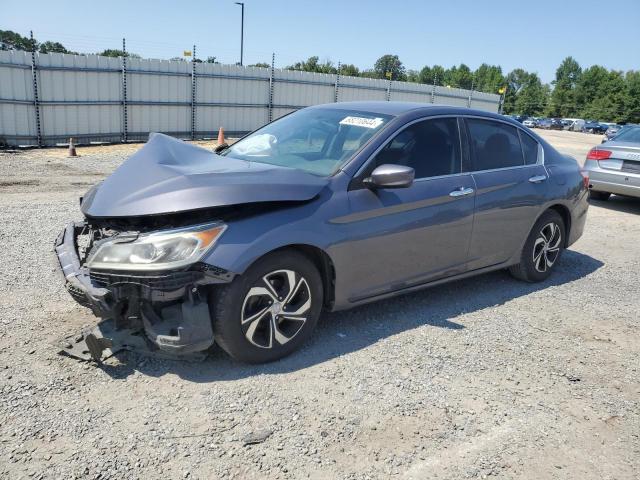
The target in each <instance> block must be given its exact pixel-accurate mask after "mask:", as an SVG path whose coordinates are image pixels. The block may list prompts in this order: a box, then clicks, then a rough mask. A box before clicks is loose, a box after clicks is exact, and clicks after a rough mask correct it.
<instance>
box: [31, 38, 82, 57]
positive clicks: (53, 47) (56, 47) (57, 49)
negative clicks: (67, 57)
mask: <svg viewBox="0 0 640 480" xmlns="http://www.w3.org/2000/svg"><path fill="white" fill-rule="evenodd" d="M38 51H39V52H40V53H68V54H71V55H78V52H72V51H71V50H67V49H66V48H65V46H64V45H62V44H61V43H59V42H50V41H46V42H43V43H41V44H40V47H39V48H38Z"/></svg>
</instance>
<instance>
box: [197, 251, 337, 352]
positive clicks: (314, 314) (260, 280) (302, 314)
mask: <svg viewBox="0 0 640 480" xmlns="http://www.w3.org/2000/svg"><path fill="white" fill-rule="evenodd" d="M323 293H324V292H323V288H322V280H321V277H320V274H319V272H318V269H317V268H316V267H315V266H314V264H313V263H312V262H311V261H310V260H309V259H308V258H307V257H305V256H304V255H302V254H301V253H298V252H296V251H293V250H289V251H287V250H285V251H280V252H274V253H271V254H269V255H267V256H265V257H263V258H261V259H259V260H258V261H256V262H255V263H254V264H253V265H252V266H251V267H249V268H248V269H247V271H246V272H245V273H244V274H242V275H239V276H238V277H236V278H235V279H234V280H233V281H232V282H231V283H230V284H229V285H225V286H223V287H221V288H218V289H216V290H214V291H213V292H212V296H211V299H210V302H211V312H212V321H213V329H214V336H215V340H216V343H217V344H218V345H219V346H220V347H221V348H222V349H223V350H224V351H226V352H227V353H228V354H229V355H230V356H231V357H233V358H234V359H236V360H239V361H242V362H246V363H264V362H271V361H274V360H278V359H280V358H282V357H285V356H287V355H289V354H290V353H291V352H293V351H294V350H296V349H297V348H299V347H300V346H301V345H302V344H303V343H304V342H305V341H306V340H307V339H308V338H309V337H310V336H311V334H312V332H313V330H314V328H315V326H316V324H317V322H318V318H319V317H320V312H321V310H322V304H323Z"/></svg>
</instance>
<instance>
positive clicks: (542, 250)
mask: <svg viewBox="0 0 640 480" xmlns="http://www.w3.org/2000/svg"><path fill="white" fill-rule="evenodd" d="M561 241H562V230H561V229H560V227H559V226H558V225H557V224H556V223H555V222H550V223H547V224H546V225H545V226H543V227H542V228H541V229H540V233H539V234H538V238H536V241H535V242H534V244H533V265H534V266H535V269H536V270H537V271H538V272H540V273H544V272H546V271H547V270H548V269H550V268H551V267H553V264H554V263H555V262H556V260H557V259H558V255H559V254H560V245H561Z"/></svg>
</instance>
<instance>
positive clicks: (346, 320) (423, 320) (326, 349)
mask: <svg viewBox="0 0 640 480" xmlns="http://www.w3.org/2000/svg"><path fill="white" fill-rule="evenodd" d="M602 265H603V263H602V262H601V261H599V260H597V259H595V258H592V257H590V256H588V255H584V254H582V253H578V252H574V251H571V250H568V251H565V252H564V254H563V258H562V260H561V264H560V266H561V268H560V269H558V270H557V271H556V272H554V274H553V275H552V276H551V277H550V278H549V279H548V280H547V281H545V282H542V283H536V284H532V283H524V282H519V281H517V280H514V279H513V278H511V276H509V274H508V273H507V272H504V271H498V272H492V273H488V274H485V275H481V276H477V277H473V278H468V279H465V280H460V281H457V282H452V283H449V284H445V285H440V286H437V287H433V288H429V289H426V290H423V291H420V292H415V293H410V294H406V295H403V296H400V297H396V298H393V299H390V300H383V301H380V302H376V303H373V304H370V305H366V306H363V307H358V308H355V309H353V310H349V311H345V312H336V313H327V314H324V315H323V317H322V318H321V319H320V322H319V324H318V327H317V329H316V331H315V333H314V335H313V336H312V337H311V339H310V341H309V342H308V343H307V344H306V345H305V346H304V347H303V348H302V349H301V350H299V351H298V352H295V353H294V354H292V355H290V356H289V357H287V358H285V359H283V360H280V361H277V362H273V363H269V364H265V365H244V364H240V363H237V362H234V361H232V360H231V359H230V358H229V357H228V356H227V355H226V354H225V353H224V352H223V351H222V350H221V349H220V348H217V347H216V348H214V350H213V351H212V352H211V354H210V356H209V357H208V358H207V359H206V360H205V361H204V362H201V363H188V362H181V361H169V360H157V359H151V360H144V358H143V357H140V356H137V355H133V354H130V353H125V354H123V355H122V356H119V359H120V360H121V362H122V363H121V364H120V365H118V366H110V365H102V366H101V368H102V369H103V370H104V371H105V372H106V373H107V374H109V375H110V376H112V377H113V378H116V379H117V378H125V377H127V376H128V375H130V374H132V373H133V372H134V371H136V370H137V371H140V372H141V373H143V374H145V375H149V376H151V377H159V376H162V375H165V374H167V373H173V374H175V375H178V376H179V377H181V378H183V379H185V380H190V381H193V382H202V383H208V382H216V381H228V380H235V379H239V378H245V377H250V376H254V375H270V374H280V373H286V372H291V371H296V370H301V369H304V368H307V367H309V366H312V365H316V364H319V363H322V362H326V361H328V360H331V359H333V358H336V357H340V356H342V355H346V354H349V353H351V352H354V351H357V350H360V349H362V348H366V347H368V346H370V345H372V344H374V343H376V342H377V341H379V340H381V339H385V338H388V337H391V336H393V335H396V334H398V333H401V332H404V331H406V330H411V329H414V328H417V327H420V326H424V325H430V326H432V327H436V328H446V329H449V330H451V331H452V334H454V333H453V332H454V331H455V330H460V329H463V328H465V327H464V325H461V324H459V323H456V321H455V320H456V317H458V316H459V315H460V314H463V313H468V312H475V311H478V310H482V309H485V308H489V307H494V306H496V305H502V304H503V303H505V302H508V301H510V300H513V299H514V298H518V297H521V296H524V295H528V294H530V293H533V292H536V291H539V290H544V289H546V288H549V287H553V286H557V285H563V284H566V283H570V282H573V281H575V280H578V279H580V278H583V277H585V276H587V275H589V274H590V273H592V272H594V271H595V270H597V269H598V268H600V267H601V266H602Z"/></svg>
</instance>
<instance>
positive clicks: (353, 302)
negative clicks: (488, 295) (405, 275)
mask: <svg viewBox="0 0 640 480" xmlns="http://www.w3.org/2000/svg"><path fill="white" fill-rule="evenodd" d="M514 263H517V262H514V260H513V259H509V260H507V261H506V262H503V263H499V264H496V265H491V266H488V267H483V268H479V269H477V270H471V271H470V272H464V273H460V274H458V275H453V276H451V277H445V278H440V279H438V280H433V281H430V282H426V283H420V284H417V285H411V286H407V287H403V288H400V289H397V290H392V291H390V292H386V293H383V294H380V295H375V296H372V297H355V298H350V299H349V303H347V304H344V305H335V306H334V308H333V309H332V311H338V310H346V309H349V308H353V307H358V306H360V305H365V304H367V303H372V302H377V301H378V300H384V299H386V298H392V297H396V296H399V295H404V294H406V293H411V292H416V291H418V290H423V289H425V288H430V287H435V286H437V285H442V284H443V283H448V282H454V281H456V280H462V279H464V278H469V277H475V276H476V275H482V274H483V273H489V272H493V271H495V270H502V269H504V268H507V267H510V266H511V265H513V264H514Z"/></svg>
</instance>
